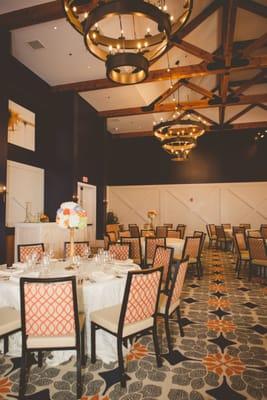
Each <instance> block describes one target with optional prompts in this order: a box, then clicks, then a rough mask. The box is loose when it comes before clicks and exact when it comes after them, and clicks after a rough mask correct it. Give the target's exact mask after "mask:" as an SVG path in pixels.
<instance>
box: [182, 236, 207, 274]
mask: <svg viewBox="0 0 267 400" xmlns="http://www.w3.org/2000/svg"><path fill="white" fill-rule="evenodd" d="M201 242H202V237H200V236H198V237H194V236H186V238H185V244H184V247H183V253H182V256H181V260H183V259H184V258H185V257H186V256H188V257H189V260H188V264H189V265H195V266H196V272H197V276H198V279H200V275H201V265H200V254H201Z"/></svg>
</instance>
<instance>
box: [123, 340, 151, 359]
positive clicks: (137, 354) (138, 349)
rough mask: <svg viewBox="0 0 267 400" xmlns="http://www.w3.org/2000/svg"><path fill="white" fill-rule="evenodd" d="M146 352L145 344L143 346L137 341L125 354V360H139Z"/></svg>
mask: <svg viewBox="0 0 267 400" xmlns="http://www.w3.org/2000/svg"><path fill="white" fill-rule="evenodd" d="M147 354H148V350H147V348H146V346H143V345H142V344H141V343H139V342H135V343H134V345H133V346H132V348H131V350H130V352H129V353H128V354H127V361H131V360H139V359H140V358H143V357H145V356H146V355H147Z"/></svg>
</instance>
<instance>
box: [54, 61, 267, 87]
mask: <svg viewBox="0 0 267 400" xmlns="http://www.w3.org/2000/svg"><path fill="white" fill-rule="evenodd" d="M265 67H267V55H264V56H258V57H253V58H250V59H248V63H247V65H242V66H238V67H229V68H227V67H223V66H218V67H217V68H216V67H214V68H210V66H209V65H208V64H206V63H201V64H194V65H187V66H185V67H176V68H171V72H168V71H167V70H166V68H165V69H159V70H154V71H150V72H149V75H148V78H147V79H146V80H145V81H144V82H143V84H144V83H150V82H157V81H162V80H168V79H170V74H171V76H172V79H174V80H175V79H184V78H193V77H197V76H207V75H216V74H223V73H225V72H235V71H244V70H249V69H258V68H265ZM118 86H119V85H118V84H116V83H114V82H111V81H110V80H108V79H96V80H91V81H82V82H75V83H67V84H63V85H57V86H54V87H52V91H54V92H65V91H77V92H87V91H90V90H101V89H109V88H114V87H118Z"/></svg>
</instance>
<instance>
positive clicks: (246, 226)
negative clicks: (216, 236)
mask: <svg viewBox="0 0 267 400" xmlns="http://www.w3.org/2000/svg"><path fill="white" fill-rule="evenodd" d="M239 226H240V227H241V228H245V229H251V224H239Z"/></svg>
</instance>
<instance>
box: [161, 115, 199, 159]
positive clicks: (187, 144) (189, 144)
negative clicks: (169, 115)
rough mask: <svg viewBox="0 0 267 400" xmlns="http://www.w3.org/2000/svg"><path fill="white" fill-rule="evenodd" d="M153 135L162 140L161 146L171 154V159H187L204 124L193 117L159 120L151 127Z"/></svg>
mask: <svg viewBox="0 0 267 400" xmlns="http://www.w3.org/2000/svg"><path fill="white" fill-rule="evenodd" d="M153 133H154V136H155V137H156V138H157V139H159V140H160V141H161V142H163V145H162V148H163V150H165V151H166V152H167V153H168V154H170V155H171V156H172V161H185V160H188V157H189V153H190V151H191V150H192V149H193V148H194V147H196V144H197V139H198V138H199V137H200V136H202V135H203V134H204V133H205V125H204V124H203V123H201V122H200V121H195V120H193V119H190V117H189V119H186V120H183V119H180V118H179V117H178V118H176V119H173V120H168V121H165V122H160V123H159V124H157V125H154V127H153Z"/></svg>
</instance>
